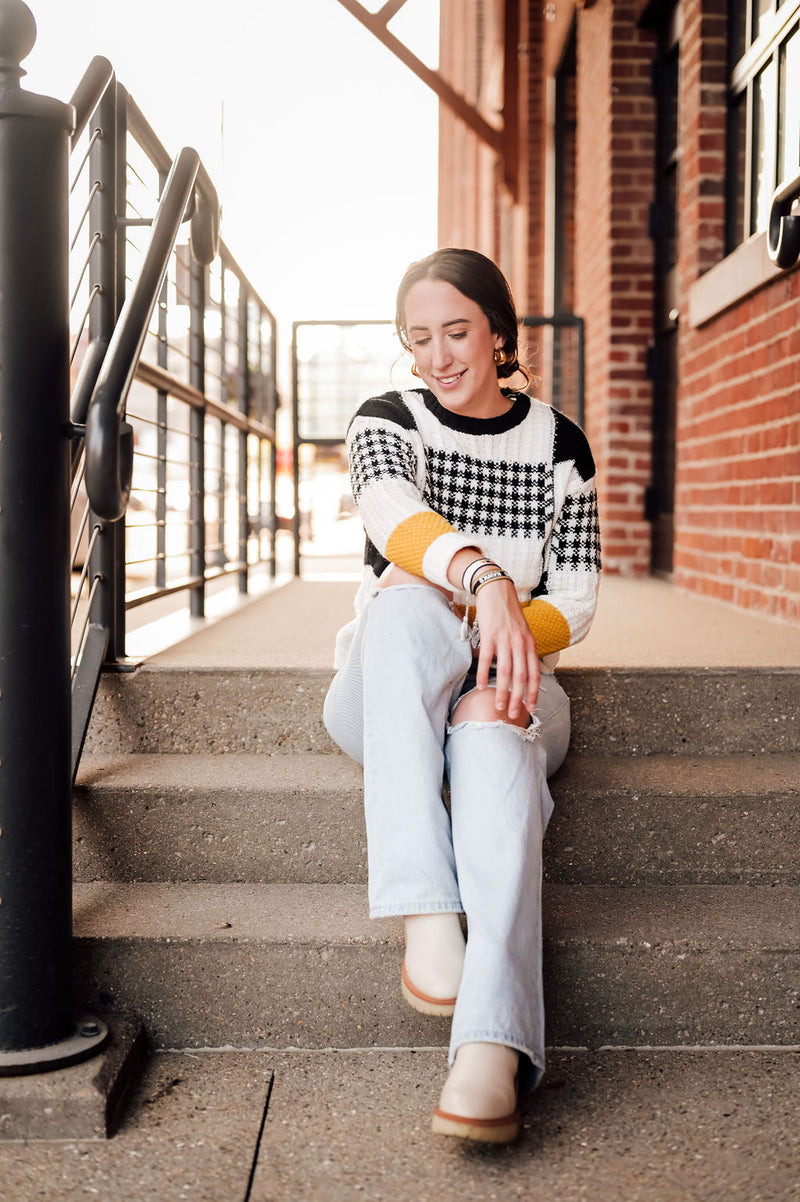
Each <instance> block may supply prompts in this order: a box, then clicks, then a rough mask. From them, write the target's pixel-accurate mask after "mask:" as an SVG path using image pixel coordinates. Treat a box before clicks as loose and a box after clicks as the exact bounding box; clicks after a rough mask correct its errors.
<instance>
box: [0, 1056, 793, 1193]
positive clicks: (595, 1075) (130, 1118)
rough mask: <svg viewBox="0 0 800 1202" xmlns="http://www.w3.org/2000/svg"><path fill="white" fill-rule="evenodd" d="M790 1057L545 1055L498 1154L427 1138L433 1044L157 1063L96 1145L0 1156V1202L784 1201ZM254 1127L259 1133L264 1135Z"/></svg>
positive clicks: (434, 1076)
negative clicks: (113, 1131) (513, 1134)
mask: <svg viewBox="0 0 800 1202" xmlns="http://www.w3.org/2000/svg"><path fill="white" fill-rule="evenodd" d="M797 1062H798V1054H797V1052H796V1051H785V1050H783V1051H780V1050H774V1051H767V1050H759V1051H744V1050H736V1049H728V1050H723V1049H718V1050H711V1051H709V1050H704V1051H697V1050H680V1051H677V1050H661V1051H656V1050H653V1051H648V1050H642V1051H638V1050H637V1051H634V1050H625V1049H601V1050H598V1051H594V1052H589V1051H586V1050H581V1049H571V1050H570V1049H566V1050H561V1051H555V1052H552V1053H551V1054H550V1057H549V1067H548V1072H547V1074H546V1075H545V1078H544V1081H543V1083H542V1086H541V1088H540V1089H539V1090H538V1091H537V1092H536V1093H535V1094H534V1095H532V1097H530V1098H529V1099H528V1100H527V1101H526V1102H525V1105H524V1110H523V1127H522V1134H521V1138H520V1141H519V1143H518V1144H516V1145H514V1146H512V1147H508V1148H497V1147H491V1146H485V1145H484V1146H480V1145H463V1144H462V1143H461V1141H458V1140H446V1139H442V1138H441V1137H437V1136H434V1135H432V1134H431V1132H430V1120H431V1113H432V1110H433V1107H434V1105H435V1103H436V1100H437V1097H438V1091H439V1089H440V1086H441V1082H442V1080H443V1079H444V1076H445V1072H446V1053H445V1051H444V1050H443V1049H438V1048H437V1049H424V1048H423V1049H418V1050H416V1051H414V1050H408V1049H370V1050H367V1049H358V1050H349V1051H333V1050H329V1051H317V1052H306V1051H302V1052H301V1051H288V1052H278V1053H276V1052H249V1053H248V1052H235V1051H218V1052H191V1053H187V1052H183V1053H169V1052H167V1053H159V1054H157V1055H156V1056H154V1057H153V1058H152V1060H151V1061H150V1064H149V1065H148V1068H147V1070H146V1073H145V1075H144V1077H143V1079H142V1081H141V1082H140V1085H139V1087H138V1089H137V1092H136V1095H135V1097H134V1099H133V1101H132V1103H131V1105H130V1107H129V1109H128V1112H127V1114H126V1116H125V1118H124V1121H123V1124H122V1127H121V1130H120V1131H119V1133H118V1134H117V1135H116V1136H115V1138H114V1139H112V1140H110V1141H109V1142H107V1143H99V1144H98V1143H75V1142H72V1141H65V1142H61V1143H58V1142H53V1143H43V1144H13V1143H12V1144H5V1145H3V1146H2V1149H0V1164H1V1165H2V1168H1V1169H0V1196H2V1197H3V1199H7V1200H8V1202H11V1200H12V1199H13V1202H32V1200H33V1199H45V1200H47V1202H79V1200H80V1202H83V1200H85V1199H86V1198H100V1199H101V1200H102V1202H183V1200H184V1199H189V1200H191V1202H351V1200H352V1199H353V1198H364V1199H365V1200H368V1202H379V1200H380V1202H389V1200H391V1202H464V1199H469V1202H488V1200H494V1199H497V1200H498V1202H506V1200H510V1199H515V1198H522V1199H526V1200H527V1202H554V1200H555V1199H558V1200H559V1202H788V1200H789V1199H796V1198H797V1197H800V1135H798V1127H797V1121H796V1084H797V1071H798V1063H797ZM262 1124H263V1125H262Z"/></svg>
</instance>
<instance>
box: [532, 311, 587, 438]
mask: <svg viewBox="0 0 800 1202" xmlns="http://www.w3.org/2000/svg"><path fill="white" fill-rule="evenodd" d="M520 325H521V326H522V330H521V332H520V359H521V360H522V362H523V363H526V364H527V365H528V366H529V368H530V369H531V371H533V372H534V373H535V382H534V384H533V385H532V389H533V391H534V393H535V394H536V395H537V396H539V397H541V399H542V400H545V401H547V402H548V403H549V404H551V405H552V406H553V408H554V409H558V411H559V412H560V413H565V414H566V415H567V417H569V418H572V420H573V421H574V422H577V423H578V425H579V426H583V423H584V418H585V402H584V394H585V359H584V347H585V328H584V321H583V318H582V317H577V316H576V315H575V314H574V313H560V314H556V315H555V316H549V317H543V316H534V317H523V319H522V321H521V322H520ZM528 330H535V331H537V334H536V335H535V336H534V335H531V334H529V335H528V336H527V338H526V337H525V334H526V331H528Z"/></svg>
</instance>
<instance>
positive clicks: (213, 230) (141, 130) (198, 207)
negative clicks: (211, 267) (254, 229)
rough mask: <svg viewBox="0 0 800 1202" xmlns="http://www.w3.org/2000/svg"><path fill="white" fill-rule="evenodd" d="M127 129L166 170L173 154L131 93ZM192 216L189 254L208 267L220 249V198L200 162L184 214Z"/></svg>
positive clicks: (151, 157)
mask: <svg viewBox="0 0 800 1202" xmlns="http://www.w3.org/2000/svg"><path fill="white" fill-rule="evenodd" d="M125 111H126V114H127V120H128V130H129V132H130V133H131V134H132V135H133V137H134V138H135V139H136V141H137V142H138V143H139V145H140V146H141V147H142V149H143V150H144V152H145V154H146V155H147V157H148V158H149V159H150V161H151V163H153V164H155V166H156V167H157V168H158V169H159V170H160V171H169V169H170V166H171V164H172V157H171V155H170V153H169V151H168V150H167V149H166V147H165V146H164V144H163V142H162V141H161V139H160V138H159V136H158V134H157V133H156V132H155V130H154V129H153V127H152V125H151V124H150V122H149V121H148V120H147V118H146V117H145V115H144V113H143V112H142V110H141V109H140V108H139V106H138V104H137V103H136V101H135V100H134V99H133V97H132V96H130V95H127V94H126V98H125ZM185 216H186V218H191V222H192V224H191V233H190V238H191V245H192V254H193V255H194V257H195V259H196V260H197V262H198V263H200V264H202V266H204V267H207V266H208V264H209V263H213V262H214V259H215V258H216V257H217V254H218V252H219V198H218V196H217V189H216V188H215V187H214V184H213V183H212V182H211V177H210V175H209V174H208V172H207V171H206V169H205V167H204V165H203V164H202V162H201V163H200V166H199V167H198V169H197V194H194V193H193V194H192V196H191V197H190V201H189V207H188V210H187V212H186V214H185Z"/></svg>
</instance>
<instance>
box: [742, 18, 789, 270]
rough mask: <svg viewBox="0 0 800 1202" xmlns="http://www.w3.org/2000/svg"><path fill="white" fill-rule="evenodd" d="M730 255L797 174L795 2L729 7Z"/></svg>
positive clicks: (759, 226)
mask: <svg viewBox="0 0 800 1202" xmlns="http://www.w3.org/2000/svg"><path fill="white" fill-rule="evenodd" d="M728 28H729V47H728V49H729V76H728V83H729V93H728V156H727V158H728V168H727V170H728V179H727V188H726V193H727V239H726V241H727V249H728V251H731V250H734V249H735V247H737V246H738V245H739V244H740V243H741V242H744V241H746V240H747V239H748V238H749V237H750V236H751V235H752V234H756V233H761V232H762V231H763V230H765V229H766V228H767V222H768V218H769V208H770V201H771V200H772V194H773V192H774V191H775V189H776V187H777V186H778V185H779V184H780V183H783V181H784V180H788V179H792V178H794V176H796V175H797V174H798V172H799V171H800V0H730V20H729V26H728Z"/></svg>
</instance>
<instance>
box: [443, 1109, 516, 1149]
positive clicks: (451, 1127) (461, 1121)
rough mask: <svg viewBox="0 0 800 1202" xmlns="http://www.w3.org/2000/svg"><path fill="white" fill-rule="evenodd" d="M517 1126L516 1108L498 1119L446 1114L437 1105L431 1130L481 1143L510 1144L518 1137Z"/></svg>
mask: <svg viewBox="0 0 800 1202" xmlns="http://www.w3.org/2000/svg"><path fill="white" fill-rule="evenodd" d="M519 1126H520V1118H519V1111H517V1110H515V1111H514V1113H513V1114H507V1115H504V1116H503V1118H499V1119H469V1118H464V1117H463V1116H462V1115H460V1114H448V1113H447V1111H445V1110H439V1108H438V1107H437V1108H436V1110H434V1112H433V1122H432V1123H431V1130H432V1131H433V1133H434V1134H435V1135H452V1136H455V1137H456V1139H472V1140H476V1141H477V1142H479V1143H483V1144H510V1143H513V1142H514V1140H515V1139H517V1138H518V1136H519Z"/></svg>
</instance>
